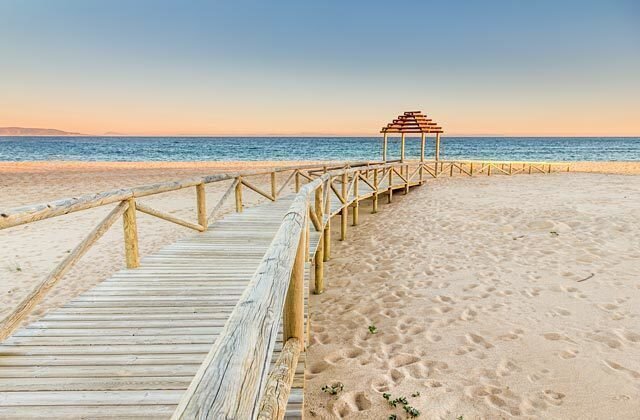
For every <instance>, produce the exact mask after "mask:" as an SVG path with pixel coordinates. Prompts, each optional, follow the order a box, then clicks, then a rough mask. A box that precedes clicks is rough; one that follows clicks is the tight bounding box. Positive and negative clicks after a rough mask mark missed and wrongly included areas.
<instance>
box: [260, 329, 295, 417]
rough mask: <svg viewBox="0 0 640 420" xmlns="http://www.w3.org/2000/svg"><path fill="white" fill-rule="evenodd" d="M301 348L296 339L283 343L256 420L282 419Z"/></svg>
mask: <svg viewBox="0 0 640 420" xmlns="http://www.w3.org/2000/svg"><path fill="white" fill-rule="evenodd" d="M301 347H302V343H301V341H300V340H299V339H297V338H290V339H288V340H287V341H286V342H285V344H284V347H283V349H282V352H281V353H280V357H279V358H278V361H277V362H276V364H275V366H274V368H273V370H272V371H271V373H270V374H269V378H268V379H267V385H266V386H265V392H264V397H263V398H262V401H261V403H260V411H259V413H258V416H257V418H258V420H272V419H277V420H281V419H283V418H284V416H285V414H286V409H287V402H288V400H289V393H290V392H291V383H292V382H293V376H294V375H295V372H296V366H297V364H298V358H299V357H300V349H301Z"/></svg>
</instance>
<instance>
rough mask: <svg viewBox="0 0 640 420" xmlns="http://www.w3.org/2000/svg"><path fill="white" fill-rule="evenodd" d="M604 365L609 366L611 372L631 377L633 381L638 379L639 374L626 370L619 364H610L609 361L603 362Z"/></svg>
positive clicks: (639, 377)
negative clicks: (615, 371)
mask: <svg viewBox="0 0 640 420" xmlns="http://www.w3.org/2000/svg"><path fill="white" fill-rule="evenodd" d="M603 362H604V364H605V365H607V366H609V367H610V368H611V369H613V370H617V371H619V372H624V373H626V374H627V375H629V376H631V377H632V378H633V379H640V372H637V371H635V370H632V369H629V368H626V367H624V366H622V365H621V364H619V363H616V362H612V361H610V360H603Z"/></svg>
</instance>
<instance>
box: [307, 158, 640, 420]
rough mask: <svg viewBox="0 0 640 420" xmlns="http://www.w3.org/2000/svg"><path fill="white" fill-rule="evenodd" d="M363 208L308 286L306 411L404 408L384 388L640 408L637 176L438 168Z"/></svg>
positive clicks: (549, 407)
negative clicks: (318, 282)
mask: <svg viewBox="0 0 640 420" xmlns="http://www.w3.org/2000/svg"><path fill="white" fill-rule="evenodd" d="M599 169H602V168H599ZM396 200H397V201H398V202H396ZM400 201H402V202H400ZM382 202H384V203H386V199H384V198H383V199H382ZM368 210H369V207H365V208H364V209H363V211H362V212H361V214H362V216H361V218H362V222H361V225H360V226H358V227H357V228H353V229H350V231H349V238H348V241H346V242H336V243H335V244H333V249H332V259H331V261H330V262H328V263H326V264H325V267H326V274H325V287H326V291H325V293H324V294H322V295H317V296H312V297H311V300H310V304H311V313H312V318H311V319H312V331H311V345H310V346H309V348H308V353H307V383H306V391H305V412H306V415H307V416H308V417H310V418H311V417H318V418H342V417H344V418H361V419H370V418H380V419H384V418H387V417H388V416H389V415H390V414H393V413H395V414H397V415H398V418H406V416H405V413H404V412H403V410H402V407H401V404H399V405H398V407H397V408H395V409H394V408H392V407H390V406H389V405H388V403H387V402H386V401H385V399H384V398H383V393H389V394H391V398H392V399H393V398H396V397H400V396H404V397H406V398H407V399H408V402H409V404H410V405H411V406H413V407H415V408H417V409H418V410H419V411H420V412H421V413H422V414H421V418H427V419H433V418H440V419H450V420H453V419H456V418H457V417H458V416H463V418H464V419H465V420H468V419H477V418H486V419H497V418H510V417H512V416H523V417H530V418H554V419H578V418H580V419H609V418H615V419H633V418H638V414H639V413H640V399H638V395H639V391H640V227H639V225H638V221H639V220H640V177H639V176H626V175H602V174H583V173H569V174H551V175H531V176H528V175H521V176H513V177H506V176H495V177H490V178H489V177H486V176H485V177H475V178H473V179H469V178H452V179H449V178H443V179H439V180H438V181H436V182H434V181H432V182H429V183H428V184H427V185H426V186H424V187H422V188H418V189H416V190H415V191H413V192H412V193H411V194H409V195H407V196H403V195H401V194H398V195H396V194H394V203H393V204H391V205H387V204H384V205H382V206H381V211H380V212H379V213H378V214H377V215H367V213H368ZM336 222H337V221H334V226H335V227H334V229H336V228H337V229H339V223H336ZM334 236H337V235H334ZM371 325H374V326H375V327H376V328H377V333H376V334H371V333H370V332H369V331H368V327H369V326H371ZM338 382H340V383H342V384H343V385H344V390H343V391H342V392H341V393H339V394H338V395H335V396H332V395H329V394H328V393H325V392H323V391H322V390H321V388H322V387H323V386H324V385H334V384H336V383H338ZM418 392H419V393H420V395H419V396H417V395H416V396H415V397H412V395H414V394H416V393H418Z"/></svg>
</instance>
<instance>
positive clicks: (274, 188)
mask: <svg viewBox="0 0 640 420" xmlns="http://www.w3.org/2000/svg"><path fill="white" fill-rule="evenodd" d="M271 196H272V197H273V201H276V198H278V185H277V179H276V172H275V171H273V172H271Z"/></svg>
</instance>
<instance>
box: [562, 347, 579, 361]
mask: <svg viewBox="0 0 640 420" xmlns="http://www.w3.org/2000/svg"><path fill="white" fill-rule="evenodd" d="M578 353H580V352H579V351H578V350H577V349H566V350H563V351H562V352H560V358H561V359H565V360H566V359H575V357H576V356H577V355H578Z"/></svg>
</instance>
